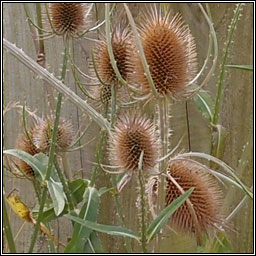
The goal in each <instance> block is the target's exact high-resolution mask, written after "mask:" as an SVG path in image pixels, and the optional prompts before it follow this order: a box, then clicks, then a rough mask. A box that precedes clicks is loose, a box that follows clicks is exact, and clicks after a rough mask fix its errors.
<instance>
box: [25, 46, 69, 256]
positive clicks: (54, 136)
mask: <svg viewBox="0 0 256 256" xmlns="http://www.w3.org/2000/svg"><path fill="white" fill-rule="evenodd" d="M67 51H68V49H67V47H65V54H64V57H63V65H62V72H61V80H62V81H64V80H65V77H66V70H67ZM61 103H62V95H61V94H60V93H59V94H58V99H57V106H56V113H55V121H54V126H53V132H52V136H51V145H50V152H49V161H48V166H47V170H46V175H45V179H44V181H43V183H44V184H46V181H48V180H49V178H50V176H51V170H52V167H53V164H54V159H55V157H56V156H55V150H56V144H57V131H58V124H59V119H60V111H61ZM47 192H48V188H47V186H45V187H44V189H43V194H42V198H41V202H40V207H39V212H38V218H37V222H36V225H35V229H34V232H33V234H32V238H31V242H30V246H29V251H28V252H29V253H32V252H33V249H34V246H35V243H36V240H37V236H38V232H39V229H40V223H41V221H42V220H43V210H44V205H45V201H46V198H47V194H48V193H47Z"/></svg>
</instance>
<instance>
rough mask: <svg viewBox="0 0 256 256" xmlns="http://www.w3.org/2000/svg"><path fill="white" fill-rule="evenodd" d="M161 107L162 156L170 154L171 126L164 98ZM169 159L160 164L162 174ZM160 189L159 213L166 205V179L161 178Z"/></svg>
mask: <svg viewBox="0 0 256 256" xmlns="http://www.w3.org/2000/svg"><path fill="white" fill-rule="evenodd" d="M158 107H159V110H158V111H159V112H158V115H159V121H160V136H161V145H162V156H163V157H164V156H166V155H167V154H168V134H169V124H168V99H167V97H164V98H162V99H159V100H158ZM167 161H168V159H165V160H163V161H162V162H161V163H160V172H164V171H165V168H166V166H167ZM160 184H161V185H160V188H159V196H158V198H159V201H158V210H159V212H160V211H161V210H162V209H163V208H164V205H165V178H164V177H163V176H161V182H160Z"/></svg>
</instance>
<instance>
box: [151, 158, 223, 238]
mask: <svg viewBox="0 0 256 256" xmlns="http://www.w3.org/2000/svg"><path fill="white" fill-rule="evenodd" d="M167 172H168V173H169V174H170V175H171V176H172V177H173V178H174V179H175V180H176V181H177V183H178V184H179V185H180V186H181V187H182V189H183V190H184V191H187V190H189V189H190V188H191V187H194V191H193V192H192V194H191V195H190V197H189V200H190V201H191V203H192V205H193V208H194V211H195V214H196V217H197V220H198V225H199V232H200V234H199V235H201V233H202V232H206V233H208V232H209V231H211V230H215V229H216V226H218V225H221V223H222V220H223V217H222V215H221V212H222V192H221V191H220V189H219V187H218V186H217V184H216V182H215V181H214V180H213V178H212V177H210V176H209V174H207V173H205V171H204V170H202V167H199V166H198V165H196V164H194V163H191V162H187V161H185V160H184V161H170V162H169V165H168V168H167ZM158 186H159V179H158V177H156V176H154V177H151V178H150V179H149V182H148V185H147V193H148V199H149V204H150V206H151V207H153V208H154V207H155V206H156V201H157V197H158ZM165 193H166V196H165V203H166V206H167V205H169V204H171V203H172V202H173V201H174V200H175V199H177V198H178V197H179V196H180V195H181V192H180V190H179V189H178V188H177V187H176V185H175V184H174V183H173V182H172V181H171V180H170V179H169V178H166V191H165ZM171 223H172V224H173V225H174V226H175V227H176V228H179V229H180V230H182V231H185V232H189V233H193V232H194V228H195V223H194V220H193V218H192V215H191V212H190V210H189V208H188V206H187V203H186V202H185V203H184V204H183V205H182V206H181V207H179V208H178V210H176V211H175V212H174V214H173V215H172V217H171Z"/></svg>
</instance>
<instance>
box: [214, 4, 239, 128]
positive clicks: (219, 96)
mask: <svg viewBox="0 0 256 256" xmlns="http://www.w3.org/2000/svg"><path fill="white" fill-rule="evenodd" d="M242 9H243V4H242V3H239V4H237V7H236V9H235V11H234V13H235V14H234V17H233V19H232V22H231V25H230V30H229V33H228V37H227V41H226V47H225V50H224V56H223V61H222V63H221V71H220V77H219V81H218V85H217V89H218V91H217V96H216V102H215V109H214V116H213V120H212V122H213V124H214V125H216V124H218V121H219V115H220V106H221V100H222V97H223V90H224V83H223V82H224V78H225V70H226V69H225V66H226V63H227V58H228V53H229V49H230V45H231V42H232V38H233V34H234V31H235V29H236V25H237V22H238V20H239V17H240V13H241V11H242Z"/></svg>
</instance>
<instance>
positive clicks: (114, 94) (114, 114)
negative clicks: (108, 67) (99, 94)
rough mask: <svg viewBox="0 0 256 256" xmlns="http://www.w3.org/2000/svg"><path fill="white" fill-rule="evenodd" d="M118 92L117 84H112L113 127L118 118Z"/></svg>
mask: <svg viewBox="0 0 256 256" xmlns="http://www.w3.org/2000/svg"><path fill="white" fill-rule="evenodd" d="M116 94H117V86H116V85H115V84H113V85H111V126H112V127H113V126H114V124H115V120H116Z"/></svg>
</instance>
